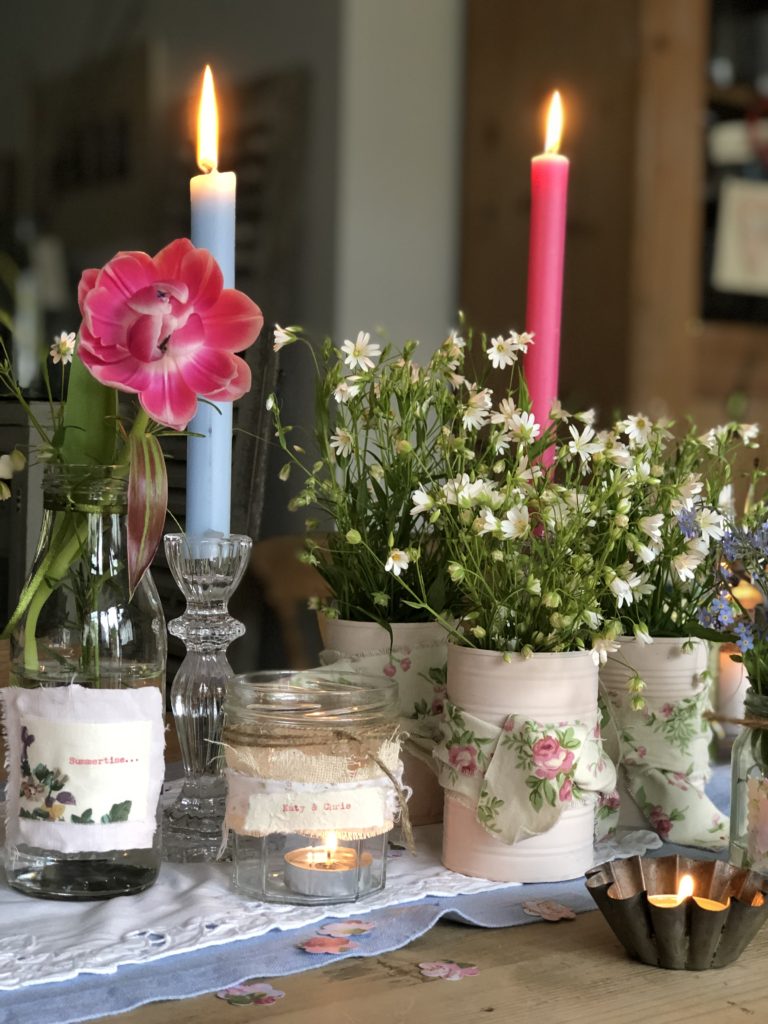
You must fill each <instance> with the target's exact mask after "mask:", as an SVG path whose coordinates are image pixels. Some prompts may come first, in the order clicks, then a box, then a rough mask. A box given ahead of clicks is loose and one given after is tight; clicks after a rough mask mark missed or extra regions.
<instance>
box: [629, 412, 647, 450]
mask: <svg viewBox="0 0 768 1024" xmlns="http://www.w3.org/2000/svg"><path fill="white" fill-rule="evenodd" d="M622 428H623V430H624V433H625V434H626V435H627V437H628V438H629V446H630V448H639V447H640V446H642V445H646V444H648V440H649V438H650V436H651V432H652V430H653V422H652V421H651V420H649V419H648V417H647V416H645V415H643V413H641V412H639V413H637V414H636V415H635V416H627V418H626V419H625V420H624V422H623V423H622Z"/></svg>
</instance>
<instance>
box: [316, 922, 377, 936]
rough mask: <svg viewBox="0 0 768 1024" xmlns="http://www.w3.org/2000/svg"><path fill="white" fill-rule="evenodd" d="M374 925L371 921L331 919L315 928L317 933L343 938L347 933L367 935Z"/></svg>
mask: <svg viewBox="0 0 768 1024" xmlns="http://www.w3.org/2000/svg"><path fill="white" fill-rule="evenodd" d="M375 927H376V925H375V924H374V922H373V921H358V920H351V921H332V922H331V923H330V924H324V925H323V927H322V928H318V929H317V934H318V935H330V936H331V937H332V938H334V939H345V938H347V937H348V936H349V935H367V934H368V932H372V931H373V929H374V928H375Z"/></svg>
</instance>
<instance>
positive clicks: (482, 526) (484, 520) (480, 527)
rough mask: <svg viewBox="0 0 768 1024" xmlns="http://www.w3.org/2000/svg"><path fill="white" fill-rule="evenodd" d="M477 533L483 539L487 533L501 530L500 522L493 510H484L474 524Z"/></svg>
mask: <svg viewBox="0 0 768 1024" xmlns="http://www.w3.org/2000/svg"><path fill="white" fill-rule="evenodd" d="M474 528H475V532H476V533H479V534H480V536H481V537H483V536H484V535H485V534H486V533H496V531H497V530H498V529H499V520H498V519H497V518H496V516H495V515H494V514H493V512H492V511H491V509H489V508H483V509H481V510H480V513H479V515H478V516H477V518H476V519H475V522H474Z"/></svg>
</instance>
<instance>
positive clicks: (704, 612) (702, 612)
mask: <svg viewBox="0 0 768 1024" xmlns="http://www.w3.org/2000/svg"><path fill="white" fill-rule="evenodd" d="M696 618H697V619H698V620H699V625H701V626H703V627H704V628H705V629H714V628H715V616H714V615H713V614H712V612H711V611H710V610H709V609H708V608H699V610H698V611H697V612H696Z"/></svg>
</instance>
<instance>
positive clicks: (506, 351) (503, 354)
mask: <svg viewBox="0 0 768 1024" xmlns="http://www.w3.org/2000/svg"><path fill="white" fill-rule="evenodd" d="M486 355H487V356H488V359H489V360H490V361H491V365H492V366H493V367H494V369H496V370H503V369H504V367H505V366H513V365H514V363H515V362H516V360H517V354H516V350H515V342H514V338H511V337H510V338H504V337H502V335H499V336H498V337H496V338H491V340H490V341H489V342H488V350H487V352H486Z"/></svg>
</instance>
